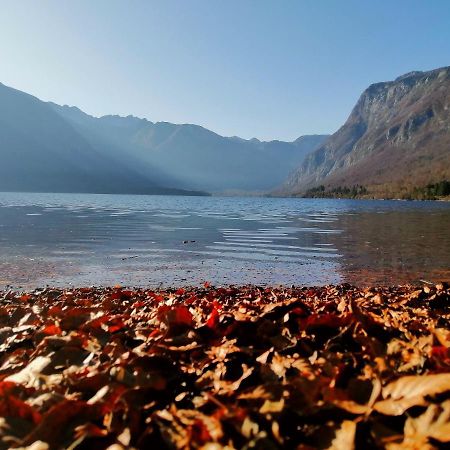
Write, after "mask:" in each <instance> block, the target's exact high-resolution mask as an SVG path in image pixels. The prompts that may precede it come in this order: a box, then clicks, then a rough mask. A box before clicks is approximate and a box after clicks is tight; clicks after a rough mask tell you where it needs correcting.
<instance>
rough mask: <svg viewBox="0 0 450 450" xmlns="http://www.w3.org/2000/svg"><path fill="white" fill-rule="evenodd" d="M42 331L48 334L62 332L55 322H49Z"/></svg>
mask: <svg viewBox="0 0 450 450" xmlns="http://www.w3.org/2000/svg"><path fill="white" fill-rule="evenodd" d="M42 332H43V333H45V334H48V335H55V334H56V335H59V334H61V333H62V331H61V328H59V326H58V325H55V324H51V325H47V326H46V327H45V328H44V329H43V330H42Z"/></svg>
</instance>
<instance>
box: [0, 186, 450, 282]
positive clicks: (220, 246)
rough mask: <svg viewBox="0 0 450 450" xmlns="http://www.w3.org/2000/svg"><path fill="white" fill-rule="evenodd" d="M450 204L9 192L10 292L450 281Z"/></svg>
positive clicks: (3, 231) (5, 229) (5, 267)
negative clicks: (55, 287) (73, 287)
mask: <svg viewBox="0 0 450 450" xmlns="http://www.w3.org/2000/svg"><path fill="white" fill-rule="evenodd" d="M449 250H450V204H445V203H432V202H420V203H419V202H395V201H371V202H369V201H350V200H323V199H314V200H313V199H263V198H262V199H259V198H257V199H254V198H250V199H249V198H246V199H243V198H217V197H216V198H215V197H167V196H164V197H163V196H113V195H74V194H16V193H1V194H0V287H5V286H6V285H13V286H14V287H19V286H24V287H27V288H31V287H34V286H42V285H45V284H51V285H67V284H69V283H73V284H75V285H90V284H116V283H120V284H123V285H150V286H156V285H159V284H163V285H173V284H175V285H186V284H198V283H201V282H203V281H206V280H208V281H211V282H213V283H215V284H224V283H227V284H230V283H234V284H245V283H257V284H287V285H290V284H307V285H313V284H316V285H317V284H328V283H339V282H350V283H353V284H358V285H368V284H373V283H378V284H399V283H405V282H417V281H419V280H421V279H424V280H429V281H438V280H448V279H449V278H450V251H449Z"/></svg>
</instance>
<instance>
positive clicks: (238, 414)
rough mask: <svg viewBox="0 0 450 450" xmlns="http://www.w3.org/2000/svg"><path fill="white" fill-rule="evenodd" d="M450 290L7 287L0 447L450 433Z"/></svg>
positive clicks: (403, 439) (0, 313) (424, 444)
mask: <svg viewBox="0 0 450 450" xmlns="http://www.w3.org/2000/svg"><path fill="white" fill-rule="evenodd" d="M449 325H450V290H449V289H448V286H446V285H443V284H440V285H437V286H425V287H423V288H412V287H410V286H406V287H397V288H373V289H366V290H358V289H356V288H353V287H351V286H348V285H343V286H328V287H322V288H291V289H286V288H283V289H282V288H279V289H272V288H258V287H254V286H251V287H241V288H234V287H227V288H212V287H209V286H208V285H207V284H206V285H205V287H204V288H201V289H178V290H165V291H150V290H133V291H130V290H125V289H122V288H119V287H116V288H108V289H97V288H83V289H74V290H70V291H69V290H57V289H44V290H37V291H34V292H32V293H29V294H21V293H15V292H2V293H0V349H1V352H0V448H30V449H34V450H41V449H58V448H67V449H110V450H119V449H124V448H136V449H141V448H154V449H189V448H201V449H207V450H216V449H233V448H235V449H249V448H256V449H277V448H289V449H295V448H297V449H311V448H332V449H351V448H361V449H371V448H387V449H390V450H396V449H419V448H420V449H432V448H442V447H445V446H446V445H449V443H450V326H449Z"/></svg>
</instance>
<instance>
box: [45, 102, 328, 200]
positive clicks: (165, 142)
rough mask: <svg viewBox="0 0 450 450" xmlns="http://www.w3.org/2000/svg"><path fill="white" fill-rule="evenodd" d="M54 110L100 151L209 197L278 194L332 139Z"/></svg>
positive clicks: (71, 109) (70, 108)
mask: <svg viewBox="0 0 450 450" xmlns="http://www.w3.org/2000/svg"><path fill="white" fill-rule="evenodd" d="M52 106H53V108H54V110H55V111H56V112H57V113H58V114H60V115H61V117H63V118H64V119H65V120H66V121H67V122H68V123H70V124H71V125H72V126H73V127H74V128H75V129H76V130H77V131H78V132H79V133H80V134H82V135H83V136H84V137H85V138H86V139H87V140H88V141H89V142H90V143H91V144H92V145H93V146H94V147H97V146H103V147H105V148H107V147H111V148H114V149H116V151H118V152H119V153H121V154H124V153H125V154H127V155H129V156H130V157H132V158H135V159H136V160H138V161H140V163H141V165H142V166H143V167H145V166H146V165H147V164H149V165H150V166H151V167H154V168H156V169H157V170H159V171H161V172H162V173H165V174H167V176H169V177H170V179H171V180H172V185H174V186H176V187H178V188H185V189H199V190H206V191H209V192H223V191H241V192H245V191H246V192H248V191H267V190H270V189H273V188H275V187H276V186H278V185H280V183H282V182H283V181H284V180H285V179H286V177H287V176H288V174H289V173H290V172H291V171H292V170H293V169H294V168H295V167H297V166H298V165H299V164H300V163H301V162H302V161H303V159H304V157H305V156H306V155H307V154H308V153H309V152H311V151H312V150H313V149H314V148H316V147H317V146H318V145H319V144H321V143H322V142H323V141H324V139H325V138H326V137H327V136H322V135H313V136H302V137H300V138H298V139H297V140H295V141H294V142H283V141H270V142H262V141H259V140H258V139H251V140H245V139H241V138H239V137H223V136H220V135H218V134H216V133H214V132H212V131H210V130H207V129H205V128H203V127H201V126H198V125H191V124H182V125H177V124H173V123H168V122H157V123H153V122H150V121H148V120H146V119H139V118H137V117H133V116H128V117H120V116H103V117H100V118H96V117H92V116H90V115H88V114H85V113H84V112H82V111H81V110H79V109H78V108H74V107H69V106H59V105H55V104H52ZM173 180H176V181H173ZM174 183H175V184H174Z"/></svg>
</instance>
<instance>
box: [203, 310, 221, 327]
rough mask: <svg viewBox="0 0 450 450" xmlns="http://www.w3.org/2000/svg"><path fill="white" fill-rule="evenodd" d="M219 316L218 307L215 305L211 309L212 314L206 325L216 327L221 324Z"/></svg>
mask: <svg viewBox="0 0 450 450" xmlns="http://www.w3.org/2000/svg"><path fill="white" fill-rule="evenodd" d="M219 318H220V314H219V312H218V311H217V309H216V308H215V307H214V308H213V310H212V311H211V314H210V316H209V318H208V320H207V321H206V326H207V327H208V328H211V329H214V328H216V327H217V325H218V324H219Z"/></svg>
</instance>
